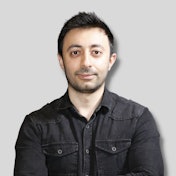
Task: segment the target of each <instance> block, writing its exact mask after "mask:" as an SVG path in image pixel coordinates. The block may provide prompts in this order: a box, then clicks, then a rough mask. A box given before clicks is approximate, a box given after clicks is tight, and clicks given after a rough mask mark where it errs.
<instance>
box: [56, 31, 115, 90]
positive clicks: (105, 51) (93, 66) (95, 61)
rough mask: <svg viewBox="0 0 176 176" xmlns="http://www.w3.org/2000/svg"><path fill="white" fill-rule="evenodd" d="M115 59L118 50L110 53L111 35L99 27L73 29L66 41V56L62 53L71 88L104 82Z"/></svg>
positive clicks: (63, 65) (81, 87) (99, 85)
mask: <svg viewBox="0 0 176 176" xmlns="http://www.w3.org/2000/svg"><path fill="white" fill-rule="evenodd" d="M115 60H116V54H112V55H111V56H110V46H109V40H108V37H107V35H106V34H105V32H104V31H103V30H102V29H100V28H76V29H72V30H70V31H69V32H68V33H67V34H66V36H65V38H64V41H63V58H61V57H60V56H59V61H60V65H61V67H62V68H63V69H64V71H65V75H66V78H67V80H68V88H71V89H74V90H76V91H78V92H82V93H92V92H94V91H96V90H98V89H99V88H100V87H102V86H104V85H105V79H106V76H107V73H108V71H109V70H110V69H111V67H112V65H113V64H114V62H115Z"/></svg>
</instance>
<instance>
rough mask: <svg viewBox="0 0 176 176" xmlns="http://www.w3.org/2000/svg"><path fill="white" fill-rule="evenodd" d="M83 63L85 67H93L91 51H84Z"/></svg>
mask: <svg viewBox="0 0 176 176" xmlns="http://www.w3.org/2000/svg"><path fill="white" fill-rule="evenodd" d="M81 65H82V66H83V67H91V66H92V65H91V56H90V54H89V53H84V54H83V56H82V58H81Z"/></svg>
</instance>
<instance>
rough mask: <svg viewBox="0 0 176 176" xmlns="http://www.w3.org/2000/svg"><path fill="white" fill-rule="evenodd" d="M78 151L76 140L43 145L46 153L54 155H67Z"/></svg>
mask: <svg viewBox="0 0 176 176" xmlns="http://www.w3.org/2000/svg"><path fill="white" fill-rule="evenodd" d="M76 151H78V143H76V142H64V143H57V144H49V145H47V146H44V147H43V152H44V153H45V154H46V155H52V156H59V157H62V156H65V155H69V154H71V153H74V152H76Z"/></svg>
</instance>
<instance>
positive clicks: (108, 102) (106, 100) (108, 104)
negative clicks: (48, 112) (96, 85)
mask: <svg viewBox="0 0 176 176" xmlns="http://www.w3.org/2000/svg"><path fill="white" fill-rule="evenodd" d="M112 96H113V95H112V93H111V92H110V91H109V90H108V89H107V88H105V90H104V93H103V97H102V101H101V103H100V105H99V108H98V109H100V108H101V107H105V108H107V109H108V110H111V109H112V108H113V104H114V103H113V97H112ZM56 102H57V103H56V108H57V110H64V109H68V108H74V105H73V104H72V102H71V101H70V98H69V95H68V90H67V91H66V92H65V94H64V95H63V96H62V97H61V98H60V99H58V100H57V101H56Z"/></svg>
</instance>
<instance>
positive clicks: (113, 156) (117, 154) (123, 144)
mask: <svg viewBox="0 0 176 176" xmlns="http://www.w3.org/2000/svg"><path fill="white" fill-rule="evenodd" d="M130 145H131V140H130V139H119V140H117V141H111V140H109V141H102V140H97V141H96V142H95V147H96V159H97V166H98V172H99V173H100V175H111V174H112V175H116V174H120V173H121V172H122V170H123V171H125V170H126V167H127V154H128V149H129V147H130ZM110 173H111V174H110Z"/></svg>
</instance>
